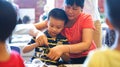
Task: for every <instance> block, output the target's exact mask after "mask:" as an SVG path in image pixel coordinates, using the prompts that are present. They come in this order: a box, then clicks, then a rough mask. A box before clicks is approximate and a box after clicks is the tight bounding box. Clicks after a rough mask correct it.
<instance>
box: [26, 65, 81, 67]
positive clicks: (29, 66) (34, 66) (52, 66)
mask: <svg viewBox="0 0 120 67" xmlns="http://www.w3.org/2000/svg"><path fill="white" fill-rule="evenodd" d="M25 66H26V67H39V66H37V65H33V64H25ZM65 66H67V67H82V66H83V64H65ZM40 67H42V66H40ZM48 67H57V66H55V65H49V66H48Z"/></svg>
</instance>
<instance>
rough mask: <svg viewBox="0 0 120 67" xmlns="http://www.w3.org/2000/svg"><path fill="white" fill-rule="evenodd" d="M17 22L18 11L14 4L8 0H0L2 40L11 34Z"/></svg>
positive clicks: (0, 32)
mask: <svg viewBox="0 0 120 67" xmlns="http://www.w3.org/2000/svg"><path fill="white" fill-rule="evenodd" d="M16 22H17V13H16V11H15V9H14V8H13V6H12V4H11V3H9V2H8V1H6V0H0V41H3V42H5V40H6V39H7V38H8V37H9V36H10V35H11V33H12V31H13V29H14V28H15V25H16Z"/></svg>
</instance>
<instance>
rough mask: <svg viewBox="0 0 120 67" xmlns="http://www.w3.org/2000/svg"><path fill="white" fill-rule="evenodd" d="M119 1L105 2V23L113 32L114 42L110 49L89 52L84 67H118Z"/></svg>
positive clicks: (119, 58)
mask: <svg viewBox="0 0 120 67" xmlns="http://www.w3.org/2000/svg"><path fill="white" fill-rule="evenodd" d="M118 6H120V0H106V3H105V12H106V15H107V19H106V23H107V24H108V26H109V28H110V29H111V30H114V31H115V35H116V38H115V42H114V44H113V46H112V47H111V48H105V49H101V50H95V51H93V52H91V53H90V54H89V56H88V58H87V60H86V62H85V67H120V63H119V62H120V7H118Z"/></svg>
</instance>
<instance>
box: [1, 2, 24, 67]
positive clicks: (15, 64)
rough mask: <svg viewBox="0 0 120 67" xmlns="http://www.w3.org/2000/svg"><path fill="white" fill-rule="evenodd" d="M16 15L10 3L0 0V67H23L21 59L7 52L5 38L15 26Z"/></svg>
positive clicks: (17, 55) (14, 53) (13, 53)
mask: <svg viewBox="0 0 120 67" xmlns="http://www.w3.org/2000/svg"><path fill="white" fill-rule="evenodd" d="M16 22H17V13H16V11H15V9H14V7H13V6H12V4H11V3H9V2H7V1H5V0H0V31H1V32H0V67H25V65H24V62H23V59H22V57H21V56H20V55H19V53H17V52H15V51H8V49H7V43H6V40H7V38H8V37H9V36H10V35H11V33H12V31H13V29H14V28H15V26H16Z"/></svg>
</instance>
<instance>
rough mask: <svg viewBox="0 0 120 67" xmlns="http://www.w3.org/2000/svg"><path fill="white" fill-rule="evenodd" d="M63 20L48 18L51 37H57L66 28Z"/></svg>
mask: <svg viewBox="0 0 120 67" xmlns="http://www.w3.org/2000/svg"><path fill="white" fill-rule="evenodd" d="M64 22H65V21H63V20H60V19H56V18H53V17H50V18H49V20H48V33H49V34H50V36H51V37H56V36H57V35H58V34H59V33H60V32H61V31H62V30H63V28H64Z"/></svg>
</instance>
